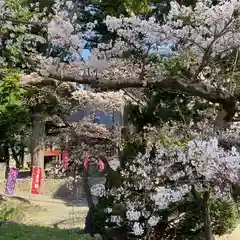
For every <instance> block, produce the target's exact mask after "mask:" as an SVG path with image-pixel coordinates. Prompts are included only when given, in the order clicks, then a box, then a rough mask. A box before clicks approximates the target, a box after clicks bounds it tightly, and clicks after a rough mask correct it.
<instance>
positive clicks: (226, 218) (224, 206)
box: [211, 200, 239, 236]
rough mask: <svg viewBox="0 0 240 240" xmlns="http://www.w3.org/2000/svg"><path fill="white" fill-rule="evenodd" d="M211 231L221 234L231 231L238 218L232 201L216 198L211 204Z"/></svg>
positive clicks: (236, 209) (235, 206)
mask: <svg viewBox="0 0 240 240" xmlns="http://www.w3.org/2000/svg"><path fill="white" fill-rule="evenodd" d="M211 218H212V222H213V231H214V233H215V234H217V235H219V236H221V235H223V234H226V233H229V232H231V231H233V230H234V229H235V228H236V226H237V221H238V218H239V212H238V208H237V205H236V203H235V202H233V201H230V200H229V201H223V200H217V201H213V203H212V204H211Z"/></svg>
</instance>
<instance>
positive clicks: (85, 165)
mask: <svg viewBox="0 0 240 240" xmlns="http://www.w3.org/2000/svg"><path fill="white" fill-rule="evenodd" d="M83 165H84V167H85V169H88V165H89V163H88V153H87V152H85V153H84V159H83Z"/></svg>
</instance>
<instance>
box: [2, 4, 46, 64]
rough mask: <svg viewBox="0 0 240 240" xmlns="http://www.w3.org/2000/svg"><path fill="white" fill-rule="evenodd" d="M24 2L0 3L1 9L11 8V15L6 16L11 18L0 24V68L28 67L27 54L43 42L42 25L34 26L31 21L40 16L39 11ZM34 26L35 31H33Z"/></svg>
mask: <svg viewBox="0 0 240 240" xmlns="http://www.w3.org/2000/svg"><path fill="white" fill-rule="evenodd" d="M25 3H26V1H25V0H16V1H15V0H6V1H4V2H3V3H1V4H0V10H1V11H4V10H3V9H8V10H11V15H8V16H7V18H9V19H12V21H6V22H5V24H2V25H1V26H0V34H1V40H0V41H1V46H0V50H1V58H0V69H1V68H2V67H9V68H12V67H17V68H19V69H28V68H30V67H31V64H30V62H29V54H30V53H32V52H33V49H36V47H37V46H38V45H39V44H43V43H45V38H44V37H43V35H42V34H41V33H42V29H43V28H44V26H36V24H35V23H34V22H33V21H34V19H35V20H36V19H38V18H39V17H40V15H41V12H39V11H38V12H37V11H36V10H35V9H31V7H30V6H29V5H28V6H26V4H25ZM36 27H37V31H36V30H35V31H34V29H36Z"/></svg>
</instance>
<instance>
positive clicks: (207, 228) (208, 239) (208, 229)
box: [203, 191, 214, 240]
mask: <svg viewBox="0 0 240 240" xmlns="http://www.w3.org/2000/svg"><path fill="white" fill-rule="evenodd" d="M209 197H210V192H209V191H206V192H205V193H204V196H203V217H204V232H205V240H214V236H213V232H212V223H211V216H210V209H209Z"/></svg>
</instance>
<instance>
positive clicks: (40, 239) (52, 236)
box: [0, 223, 94, 240]
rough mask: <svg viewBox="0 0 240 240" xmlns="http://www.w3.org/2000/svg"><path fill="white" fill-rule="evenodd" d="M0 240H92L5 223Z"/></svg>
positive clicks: (0, 228)
mask: <svg viewBox="0 0 240 240" xmlns="http://www.w3.org/2000/svg"><path fill="white" fill-rule="evenodd" d="M0 232H1V234H0V240H92V239H94V238H91V237H89V236H88V235H86V234H79V233H77V232H76V231H73V230H61V229H58V228H48V227H42V226H31V225H23V224H14V223H6V224H3V225H2V226H0Z"/></svg>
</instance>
